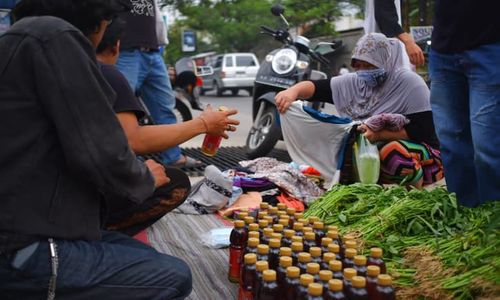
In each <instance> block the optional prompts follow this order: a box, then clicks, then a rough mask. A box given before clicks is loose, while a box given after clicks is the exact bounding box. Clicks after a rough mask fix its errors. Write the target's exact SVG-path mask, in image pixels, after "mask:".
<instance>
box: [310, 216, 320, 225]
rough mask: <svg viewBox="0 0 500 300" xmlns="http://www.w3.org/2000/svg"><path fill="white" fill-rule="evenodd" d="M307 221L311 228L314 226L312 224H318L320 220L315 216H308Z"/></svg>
mask: <svg viewBox="0 0 500 300" xmlns="http://www.w3.org/2000/svg"><path fill="white" fill-rule="evenodd" d="M308 221H309V224H310V225H311V226H312V225H313V224H314V222H320V221H321V219H320V218H319V217H317V216H310V217H309V219H308Z"/></svg>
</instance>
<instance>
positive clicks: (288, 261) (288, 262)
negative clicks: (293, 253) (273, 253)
mask: <svg viewBox="0 0 500 300" xmlns="http://www.w3.org/2000/svg"><path fill="white" fill-rule="evenodd" d="M291 266H292V258H291V257H290V256H281V257H280V263H279V266H278V269H277V270H276V274H277V276H278V279H277V282H278V286H279V287H283V286H284V285H285V281H286V272H287V271H286V270H287V268H288V267H291ZM282 295H283V289H281V290H280V296H282ZM279 298H281V297H279Z"/></svg>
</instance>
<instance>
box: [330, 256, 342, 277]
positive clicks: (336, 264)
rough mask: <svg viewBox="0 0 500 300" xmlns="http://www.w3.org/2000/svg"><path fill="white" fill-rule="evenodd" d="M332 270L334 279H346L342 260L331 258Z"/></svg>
mask: <svg viewBox="0 0 500 300" xmlns="http://www.w3.org/2000/svg"><path fill="white" fill-rule="evenodd" d="M329 267H330V271H332V273H333V278H334V279H339V280H344V273H343V272H342V262H341V261H340V260H330V263H329Z"/></svg>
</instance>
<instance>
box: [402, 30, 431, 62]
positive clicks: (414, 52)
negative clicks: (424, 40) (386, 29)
mask: <svg viewBox="0 0 500 300" xmlns="http://www.w3.org/2000/svg"><path fill="white" fill-rule="evenodd" d="M398 38H399V39H400V40H401V41H402V42H403V44H404V45H405V48H406V53H407V54H408V57H410V62H411V63H412V64H414V65H415V66H423V65H424V63H425V58H424V53H423V52H422V49H420V47H419V46H418V45H417V44H416V43H415V40H413V37H412V36H411V35H409V34H408V33H406V32H403V33H401V34H400V35H399V36H398Z"/></svg>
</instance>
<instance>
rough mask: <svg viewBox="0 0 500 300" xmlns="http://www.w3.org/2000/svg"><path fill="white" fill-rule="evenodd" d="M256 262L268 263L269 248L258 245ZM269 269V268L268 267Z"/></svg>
mask: <svg viewBox="0 0 500 300" xmlns="http://www.w3.org/2000/svg"><path fill="white" fill-rule="evenodd" d="M257 260H263V261H267V262H268V261H269V246H268V245H264V244H260V245H258V246H257ZM268 267H269V266H268Z"/></svg>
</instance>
